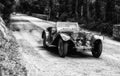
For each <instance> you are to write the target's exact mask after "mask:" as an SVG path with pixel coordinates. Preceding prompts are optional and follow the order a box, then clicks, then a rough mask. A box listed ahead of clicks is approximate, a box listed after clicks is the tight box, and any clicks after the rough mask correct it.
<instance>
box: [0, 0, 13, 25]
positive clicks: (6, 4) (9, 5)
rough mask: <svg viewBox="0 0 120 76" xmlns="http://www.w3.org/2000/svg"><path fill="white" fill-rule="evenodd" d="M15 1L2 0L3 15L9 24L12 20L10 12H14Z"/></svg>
mask: <svg viewBox="0 0 120 76" xmlns="http://www.w3.org/2000/svg"><path fill="white" fill-rule="evenodd" d="M14 3H15V1H14V0H0V6H2V7H0V11H1V15H2V18H3V19H4V21H5V22H6V25H7V26H8V25H9V22H10V14H11V13H12V12H13V5H14ZM8 27H9V26H8Z"/></svg>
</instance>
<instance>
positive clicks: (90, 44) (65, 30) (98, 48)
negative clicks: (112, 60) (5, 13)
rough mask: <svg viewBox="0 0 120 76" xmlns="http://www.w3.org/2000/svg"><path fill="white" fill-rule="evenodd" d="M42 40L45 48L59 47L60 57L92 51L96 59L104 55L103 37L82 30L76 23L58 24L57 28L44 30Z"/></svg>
mask: <svg viewBox="0 0 120 76" xmlns="http://www.w3.org/2000/svg"><path fill="white" fill-rule="evenodd" d="M42 38H43V46H44V47H51V46H55V47H57V48H58V53H59V55H60V57H65V56H66V55H67V54H68V52H72V51H77V52H82V51H84V50H90V51H91V52H92V54H93V56H94V57H96V58H99V57H100V55H101V53H102V46H103V45H102V40H103V36H101V35H95V34H92V33H89V32H86V31H84V30H82V29H81V28H80V27H79V25H78V23H76V22H57V23H56V26H53V27H48V28H47V29H46V30H43V32H42Z"/></svg>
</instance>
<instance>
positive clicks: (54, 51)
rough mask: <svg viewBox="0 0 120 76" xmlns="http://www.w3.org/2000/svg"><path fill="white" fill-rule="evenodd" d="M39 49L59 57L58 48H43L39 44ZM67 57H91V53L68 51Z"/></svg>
mask: <svg viewBox="0 0 120 76" xmlns="http://www.w3.org/2000/svg"><path fill="white" fill-rule="evenodd" d="M39 48H40V49H42V50H45V51H48V53H49V54H51V55H53V56H56V57H59V54H58V50H57V48H56V47H49V48H44V47H43V46H39ZM67 57H70V58H93V56H92V54H88V53H85V52H74V53H69V54H68V55H67Z"/></svg>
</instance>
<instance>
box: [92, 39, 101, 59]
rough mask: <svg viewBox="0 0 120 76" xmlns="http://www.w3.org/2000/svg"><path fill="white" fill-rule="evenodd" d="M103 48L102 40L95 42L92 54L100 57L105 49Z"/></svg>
mask: <svg viewBox="0 0 120 76" xmlns="http://www.w3.org/2000/svg"><path fill="white" fill-rule="evenodd" d="M102 46H103V45H102V41H101V40H96V41H95V42H94V46H93V49H92V54H93V56H94V57H96V58H99V57H100V55H101V53H102V49H103V47H102Z"/></svg>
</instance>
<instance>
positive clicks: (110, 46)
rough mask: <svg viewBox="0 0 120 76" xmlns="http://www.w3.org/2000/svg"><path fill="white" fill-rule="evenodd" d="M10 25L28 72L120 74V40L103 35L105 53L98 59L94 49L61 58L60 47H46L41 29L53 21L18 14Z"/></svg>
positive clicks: (32, 75)
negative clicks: (93, 55)
mask: <svg viewBox="0 0 120 76" xmlns="http://www.w3.org/2000/svg"><path fill="white" fill-rule="evenodd" d="M12 21H13V23H12V25H11V29H13V30H14V29H17V31H13V33H14V36H15V37H16V39H17V41H18V42H19V44H20V45H21V46H22V47H23V50H21V51H20V53H21V54H22V57H23V60H24V61H23V64H24V65H25V66H26V68H27V70H28V76H120V42H118V41H113V40H111V39H110V38H108V37H105V39H104V41H103V42H104V43H103V44H104V49H103V54H102V56H101V57H100V58H99V59H96V58H94V57H92V54H91V52H87V53H76V54H75V55H71V56H67V57H66V58H60V57H59V56H58V54H57V50H55V49H53V48H51V49H45V48H43V45H42V39H41V32H42V30H43V29H45V28H46V27H48V26H54V25H55V23H54V22H50V21H44V20H41V19H38V18H34V17H31V16H26V15H21V14H17V15H14V16H12Z"/></svg>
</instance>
